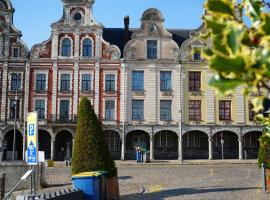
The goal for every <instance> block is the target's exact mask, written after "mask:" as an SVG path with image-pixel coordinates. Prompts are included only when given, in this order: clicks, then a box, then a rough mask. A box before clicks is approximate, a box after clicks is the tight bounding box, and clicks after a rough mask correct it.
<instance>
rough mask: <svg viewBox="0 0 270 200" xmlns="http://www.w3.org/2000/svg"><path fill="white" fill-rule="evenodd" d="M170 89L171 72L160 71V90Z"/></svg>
mask: <svg viewBox="0 0 270 200" xmlns="http://www.w3.org/2000/svg"><path fill="white" fill-rule="evenodd" d="M171 90H172V72H170V71H162V72H160V91H171Z"/></svg>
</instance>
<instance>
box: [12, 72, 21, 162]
mask: <svg viewBox="0 0 270 200" xmlns="http://www.w3.org/2000/svg"><path fill="white" fill-rule="evenodd" d="M13 75H14V76H16V85H15V86H16V88H15V89H16V95H15V101H14V105H13V106H14V114H15V116H14V132H13V148H12V161H14V160H15V146H16V123H17V103H18V77H19V76H20V74H17V73H14V74H13Z"/></svg>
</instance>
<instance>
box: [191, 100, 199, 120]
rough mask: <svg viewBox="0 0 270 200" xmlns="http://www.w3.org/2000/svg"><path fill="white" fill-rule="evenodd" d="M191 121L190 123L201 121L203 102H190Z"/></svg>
mask: <svg viewBox="0 0 270 200" xmlns="http://www.w3.org/2000/svg"><path fill="white" fill-rule="evenodd" d="M189 120H190V121H200V120H201V101H200V100H194V101H193V100H190V101H189Z"/></svg>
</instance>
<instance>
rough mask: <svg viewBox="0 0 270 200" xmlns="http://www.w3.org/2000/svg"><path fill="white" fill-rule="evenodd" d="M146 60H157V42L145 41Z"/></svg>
mask: <svg viewBox="0 0 270 200" xmlns="http://www.w3.org/2000/svg"><path fill="white" fill-rule="evenodd" d="M147 59H157V40H148V41H147Z"/></svg>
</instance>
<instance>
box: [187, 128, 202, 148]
mask: <svg viewBox="0 0 270 200" xmlns="http://www.w3.org/2000/svg"><path fill="white" fill-rule="evenodd" d="M200 143H201V138H200V133H199V132H196V131H192V132H189V133H186V134H185V135H184V137H183V146H184V147H187V148H197V147H200Z"/></svg>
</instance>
